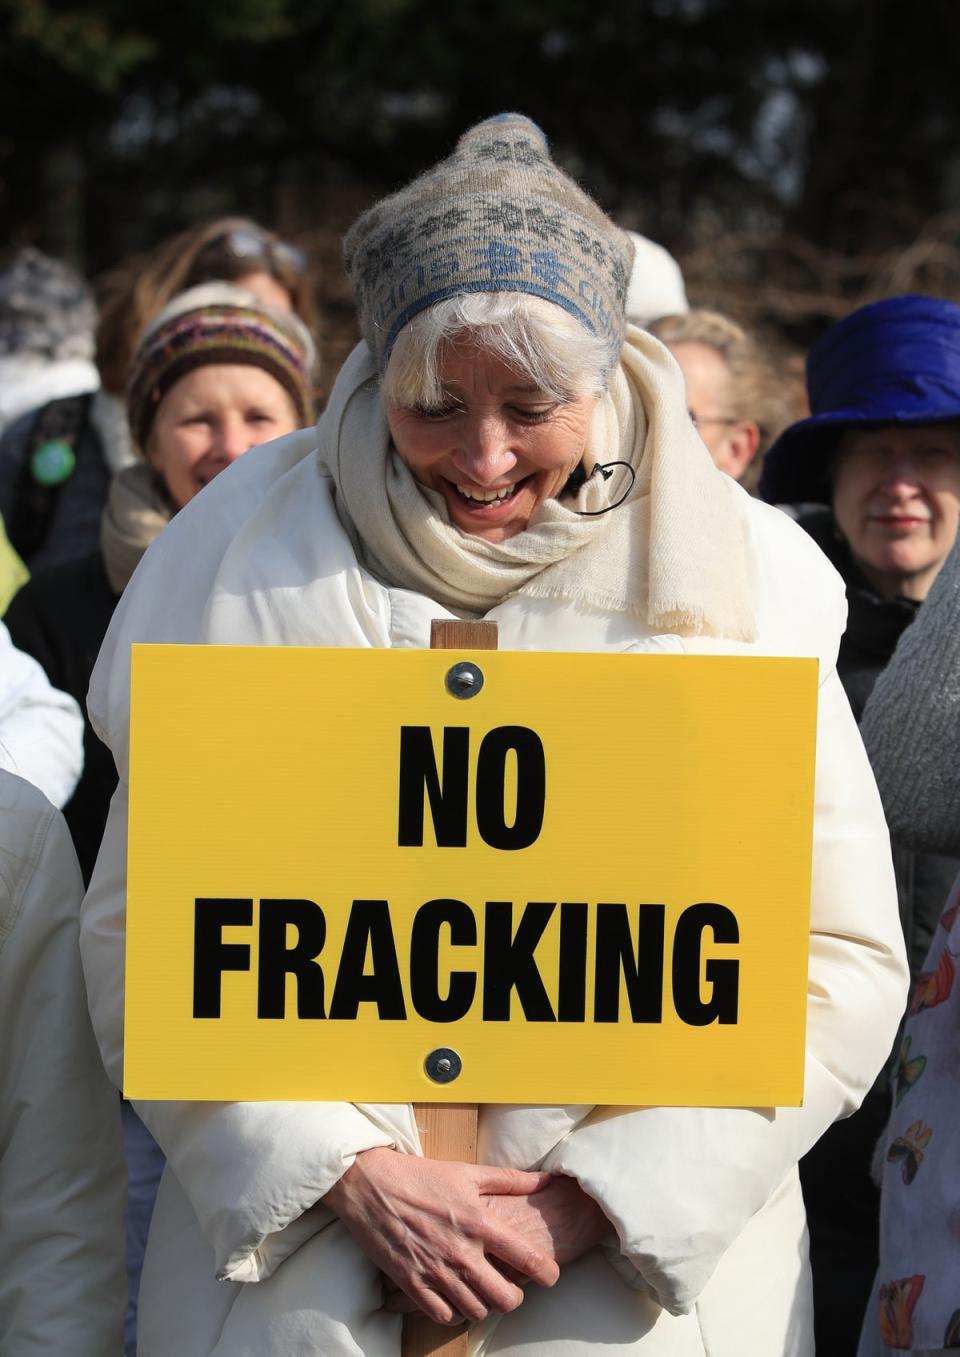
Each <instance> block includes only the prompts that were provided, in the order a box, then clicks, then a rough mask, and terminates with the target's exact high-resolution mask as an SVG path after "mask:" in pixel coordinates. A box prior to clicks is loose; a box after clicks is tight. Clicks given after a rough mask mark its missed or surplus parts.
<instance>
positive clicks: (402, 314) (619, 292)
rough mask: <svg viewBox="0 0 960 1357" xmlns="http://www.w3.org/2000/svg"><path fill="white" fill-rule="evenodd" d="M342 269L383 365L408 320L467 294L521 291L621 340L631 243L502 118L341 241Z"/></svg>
mask: <svg viewBox="0 0 960 1357" xmlns="http://www.w3.org/2000/svg"><path fill="white" fill-rule="evenodd" d="M343 254H344V263H345V265H346V269H347V273H348V274H349V275H350V278H351V280H352V282H353V287H354V293H355V295H356V299H357V308H358V311H359V313H360V324H361V327H362V330H363V336H364V338H365V339H366V341H367V343H368V344H369V346H370V348H371V349H372V350H373V352H374V353H375V354H376V356H377V360H378V363H379V366H380V370H381V371H383V369H384V368H385V367H386V365H387V360H388V359H389V357H390V350H391V348H392V347H393V343H394V340H395V339H396V337H397V335H398V334H399V333H400V331H401V330H402V329H403V327H404V325H406V324H407V322H408V321H410V320H412V319H413V317H414V316H415V315H417V313H418V312H420V311H424V310H426V308H427V307H429V306H433V305H434V303H436V302H439V301H442V300H444V299H445V298H447V297H453V296H458V295H460V294H462V293H467V292H526V293H529V294H531V295H532V296H535V297H544V298H546V299H547V301H551V302H555V303H556V305H557V306H562V307H563V309H564V310H565V311H568V312H569V313H570V314H571V315H572V316H574V317H576V319H577V320H578V321H580V323H581V324H582V325H584V326H585V327H586V328H587V329H588V330H589V331H590V332H591V333H593V334H598V335H600V336H602V337H603V338H604V339H606V341H607V343H608V346H609V351H610V358H611V366H615V365H616V363H617V361H618V359H619V356H620V348H621V345H622V343H623V336H624V332H625V330H626V318H625V313H624V303H625V299H626V295H627V283H628V281H629V278H630V268H631V264H632V262H633V243H632V241H631V240H630V238H629V237H628V236H627V234H626V232H625V231H622V230H620V228H619V227H618V226H616V225H615V224H614V222H612V221H611V220H610V218H609V217H608V216H607V215H606V213H605V212H603V211H602V210H601V209H600V207H599V206H598V205H597V204H596V203H595V202H594V200H593V199H592V198H591V197H590V195H589V194H588V193H585V192H584V190H583V189H582V188H580V186H579V185H578V184H576V183H575V182H574V181H573V180H572V179H571V178H570V176H569V175H567V174H565V173H564V172H563V170H561V169H559V168H558V167H557V166H556V165H555V164H554V162H553V160H552V159H551V158H550V148H549V146H548V144H547V139H546V137H545V136H544V135H543V133H542V132H541V131H540V128H539V127H537V125H536V123H533V122H531V121H530V119H529V118H525V117H523V115H522V114H519V113H501V114H500V115H499V116H497V117H495V118H488V119H487V120H486V121H485V122H482V123H478V124H477V125H476V127H472V128H470V130H469V131H467V132H465V133H464V134H463V136H462V137H461V138H460V140H459V142H458V143H457V148H456V150H455V151H454V152H453V154H452V155H451V156H449V157H448V158H447V159H446V160H441V161H440V163H439V164H438V165H435V166H434V167H433V169H431V170H427V171H426V173H424V174H421V175H420V176H419V177H418V178H416V179H414V180H413V182H412V183H410V184H408V185H407V186H406V188H403V189H401V190H400V191H399V192H398V193H394V194H392V195H391V196H390V197H388V198H383V199H382V200H381V201H380V202H378V203H375V204H374V205H373V207H371V208H370V209H369V210H368V211H367V212H365V213H364V214H363V215H362V216H361V217H360V218H358V220H357V221H356V222H354V224H353V226H352V227H351V228H350V230H349V231H348V232H347V235H346V238H345V239H344V243H343Z"/></svg>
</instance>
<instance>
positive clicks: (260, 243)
mask: <svg viewBox="0 0 960 1357" xmlns="http://www.w3.org/2000/svg"><path fill="white" fill-rule="evenodd" d="M216 250H223V251H224V252H225V253H226V254H228V255H230V256H231V257H232V258H233V259H237V260H239V261H240V262H241V263H244V264H248V263H249V264H266V265H267V266H268V268H269V270H270V272H271V273H274V274H279V275H280V276H281V277H284V276H287V277H289V276H290V275H295V276H296V277H298V278H300V277H302V276H303V275H304V274H305V273H306V271H307V256H306V254H305V253H304V252H303V250H301V249H299V248H298V247H297V246H296V245H291V244H290V243H289V242H288V241H286V240H279V239H277V240H274V239H271V237H269V236H262V235H260V234H259V233H258V232H256V231H251V230H247V229H246V228H244V227H238V228H236V229H235V230H233V231H227V232H226V233H225V234H224V235H222V236H217V237H216V238H215V239H214V240H211V241H208V242H207V245H206V247H205V248H204V251H203V252H204V254H208V253H213V252H214V251H216Z"/></svg>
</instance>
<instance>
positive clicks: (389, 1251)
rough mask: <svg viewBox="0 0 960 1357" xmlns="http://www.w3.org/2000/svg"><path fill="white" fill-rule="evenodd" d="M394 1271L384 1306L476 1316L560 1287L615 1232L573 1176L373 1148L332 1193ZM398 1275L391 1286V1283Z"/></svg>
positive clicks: (384, 1268) (452, 1320) (331, 1199)
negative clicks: (531, 1288)
mask: <svg viewBox="0 0 960 1357" xmlns="http://www.w3.org/2000/svg"><path fill="white" fill-rule="evenodd" d="M323 1200H324V1204H325V1205H326V1206H329V1207H330V1209H331V1210H332V1211H333V1212H335V1214H336V1215H338V1216H339V1217H340V1219H341V1220H342V1221H343V1223H344V1225H345V1226H346V1228H347V1229H348V1230H349V1231H350V1233H351V1234H352V1235H353V1237H354V1239H355V1240H356V1241H357V1243H358V1244H359V1245H360V1248H361V1249H362V1250H363V1252H364V1253H365V1254H366V1255H367V1257H368V1258H369V1259H371V1261H372V1262H374V1263H375V1264H376V1265H377V1267H378V1268H380V1270H381V1272H382V1273H383V1274H384V1277H385V1279H386V1302H385V1308H386V1309H388V1310H393V1311H395V1312H399V1313H408V1312H413V1311H422V1312H423V1313H424V1314H425V1315H428V1316H429V1318H430V1319H433V1320H435V1321H436V1322H437V1323H438V1324H458V1323H460V1322H461V1321H462V1320H464V1319H465V1320H467V1321H468V1322H469V1323H471V1324H476V1323H478V1322H479V1321H480V1320H482V1319H485V1318H486V1316H487V1314H488V1313H489V1312H490V1311H491V1310H497V1311H500V1312H502V1313H506V1312H507V1311H510V1310H515V1309H516V1308H517V1306H518V1305H519V1304H520V1303H521V1301H522V1300H523V1290H522V1289H521V1284H522V1283H524V1282H526V1281H534V1282H536V1283H537V1284H538V1285H540V1286H553V1284H554V1283H555V1282H556V1280H557V1278H558V1277H559V1275H560V1268H561V1267H562V1266H563V1265H564V1264H565V1263H569V1262H572V1261H573V1259H575V1258H579V1257H580V1255H581V1254H582V1253H586V1251H587V1250H588V1249H590V1248H592V1247H593V1246H594V1245H595V1244H597V1243H599V1242H600V1240H601V1239H603V1238H604V1236H605V1235H607V1234H609V1233H610V1232H611V1228H612V1227H611V1225H610V1222H609V1221H608V1220H607V1218H606V1216H605V1215H604V1214H603V1212H602V1210H601V1209H600V1207H599V1206H598V1205H597V1203H596V1202H595V1201H594V1200H593V1198H592V1197H590V1196H588V1195H587V1193H586V1192H584V1191H583V1189H582V1188H581V1187H580V1185H579V1183H577V1182H576V1180H575V1179H573V1178H566V1177H560V1176H555V1175H553V1174H550V1173H528V1172H525V1171H524V1170H522V1169H508V1168H494V1167H492V1166H490V1165H483V1164H456V1163H453V1164H447V1163H441V1162H440V1161H438V1160H434V1159H419V1158H416V1157H414V1156H412V1155H406V1154H400V1153H399V1152H398V1151H397V1150H392V1149H373V1150H366V1151H364V1152H363V1153H362V1154H358V1155H357V1158H356V1160H355V1162H354V1163H353V1165H352V1166H351V1167H350V1168H349V1169H348V1170H347V1172H346V1173H345V1174H344V1175H343V1177H342V1178H341V1179H340V1181H339V1182H338V1183H336V1184H335V1186H334V1187H332V1188H331V1189H330V1191H329V1192H328V1193H327V1195H326V1196H325V1197H324V1199H323ZM391 1284H392V1285H391Z"/></svg>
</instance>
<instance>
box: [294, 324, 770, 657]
mask: <svg viewBox="0 0 960 1357" xmlns="http://www.w3.org/2000/svg"><path fill="white" fill-rule="evenodd" d="M319 432H320V447H319V454H318V455H319V458H320V462H321V465H322V467H323V468H324V469H325V470H326V472H327V473H328V474H329V475H330V477H331V478H332V480H333V482H334V486H335V489H336V503H337V513H338V515H339V517H340V519H341V521H342V523H343V525H344V528H345V529H346V531H347V533H348V534H349V536H350V539H351V542H352V543H353V547H354V550H355V551H356V553H357V558H358V560H359V561H360V562H361V564H362V565H363V566H365V567H366V569H368V570H369V571H370V572H371V574H373V575H374V576H375V577H376V578H377V579H379V580H380V581H381V582H382V583H385V584H387V585H392V586H400V587H402V588H406V589H412V590H416V591H417V592H418V593H422V594H426V595H428V596H429V597H431V598H434V599H436V600H437V601H438V602H439V603H441V604H443V605H444V606H445V607H447V608H449V609H450V610H451V611H452V612H456V613H459V614H461V615H463V616H468V617H469V616H478V615H482V614H484V613H486V612H488V611H489V610H490V609H491V608H493V607H494V606H496V604H498V603H500V602H502V601H503V600H504V599H505V598H508V597H510V596H511V595H514V594H522V595H525V596H528V597H533V598H544V599H564V600H566V601H568V602H572V603H574V604H582V605H584V606H585V607H593V608H598V609H602V610H604V611H615V612H626V613H629V614H632V615H634V616H637V617H639V618H641V619H642V620H643V621H645V622H646V623H647V625H648V626H650V627H651V628H652V629H653V630H654V631H661V632H662V631H669V632H675V633H679V634H681V635H711V636H725V637H728V638H730V639H732V640H739V641H751V640H754V639H755V638H756V621H755V615H754V591H753V583H752V572H751V567H750V557H749V549H748V542H747V526H746V515H745V514H744V513H743V511H742V508H740V507H739V506H738V504H737V497H738V496H740V495H742V494H743V491H742V490H740V489H739V487H737V486H735V485H734V483H733V482H732V481H730V480H729V479H728V477H726V476H725V475H724V474H723V473H722V472H719V471H717V470H716V469H715V467H714V466H713V463H712V462H711V460H710V457H709V454H708V453H707V451H706V449H705V448H704V446H703V443H702V442H701V440H700V438H699V436H698V435H697V433H696V430H695V429H694V427H693V425H692V423H691V421H690V418H689V416H688V414H687V402H686V394H685V391H684V385H683V376H682V374H681V372H680V370H679V368H678V367H677V366H676V364H675V363H674V361H673V359H672V358H671V357H670V355H669V354H668V352H667V350H666V349H665V348H664V347H663V346H662V345H661V344H660V343H659V342H658V341H657V340H655V339H653V338H652V337H651V336H650V335H648V334H646V333H645V332H644V331H642V330H638V329H636V328H635V327H631V328H630V329H629V330H628V332H627V339H626V342H625V344H624V347H623V352H622V356H621V361H620V366H619V367H618V369H617V371H616V372H615V373H614V375H613V379H612V381H611V383H610V389H609V391H608V393H607V395H606V396H605V397H604V398H603V400H602V401H601V402H600V403H599V404H598V407H597V411H596V415H595V418H594V421H593V427H592V430H591V435H590V440H589V444H588V447H587V450H586V453H585V456H584V463H585V469H587V470H588V471H589V470H590V469H591V468H592V467H593V466H594V464H595V463H597V462H601V463H606V462H613V461H626V462H629V463H630V465H631V466H632V467H633V469H634V471H635V473H636V481H635V483H634V485H633V488H632V490H631V491H630V493H629V495H628V496H627V499H626V501H625V502H624V503H623V504H622V505H621V506H620V507H619V508H617V509H614V510H612V511H611V512H610V513H608V514H602V515H600V517H597V518H581V517H578V515H577V514H576V513H575V512H574V510H575V509H588V510H589V509H602V508H604V507H605V506H606V505H608V504H612V503H614V502H616V500H617V499H619V498H620V496H621V494H622V493H623V491H624V489H625V488H626V480H628V479H629V475H628V473H627V472H626V470H625V469H624V468H622V467H618V468H616V469H615V470H614V473H613V475H612V476H611V477H610V479H609V480H605V479H604V478H603V477H602V476H600V475H594V476H592V477H590V478H589V479H588V480H587V481H586V482H585V484H584V485H583V487H582V488H581V490H580V491H579V494H578V495H577V496H576V498H575V499H574V498H569V499H566V500H564V502H563V503H561V502H560V501H559V500H555V499H554V500H548V501H547V502H546V503H544V504H543V505H541V507H540V509H539V510H538V511H537V513H536V515H535V516H534V518H533V520H532V521H531V523H530V526H529V527H528V528H527V529H526V530H525V531H524V532H522V533H519V534H518V535H517V536H516V537H513V538H510V539H509V540H508V541H506V542H502V543H492V542H487V541H485V540H484V539H482V538H479V537H473V536H471V535H470V534H468V533H462V532H461V531H460V530H459V529H458V528H456V527H454V526H453V525H452V524H451V523H450V522H449V518H448V515H447V511H446V505H445V503H444V501H443V499H442V497H441V496H440V495H438V494H436V493H434V492H432V491H429V490H425V489H424V488H423V487H421V486H420V485H419V484H418V483H417V482H416V481H415V480H414V478H413V476H412V474H411V473H410V471H409V470H408V469H407V467H406V465H405V464H404V463H403V462H402V461H401V460H400V458H399V457H398V456H397V454H396V453H395V452H394V451H393V449H392V447H391V443H390V435H389V429H388V427H387V421H386V416H385V414H384V409H383V405H382V402H381V399H380V392H379V388H378V384H377V379H376V370H375V366H374V363H373V360H372V358H371V356H370V353H369V350H368V349H367V347H366V345H365V344H360V345H359V346H358V347H357V348H356V349H354V351H353V353H352V354H351V356H350V358H349V359H348V360H347V362H346V364H345V365H344V368H343V370H342V371H341V373H340V376H339V377H338V378H337V382H336V385H335V387H334V390H333V394H332V396H331V399H330V404H329V406H328V407H327V410H326V411H325V413H324V416H323V418H322V420H321V421H320V428H319ZM625 478H626V479H625Z"/></svg>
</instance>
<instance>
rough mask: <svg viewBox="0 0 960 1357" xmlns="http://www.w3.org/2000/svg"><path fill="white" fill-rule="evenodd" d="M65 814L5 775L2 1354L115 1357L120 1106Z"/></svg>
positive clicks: (122, 1277) (0, 959) (119, 1285)
mask: <svg viewBox="0 0 960 1357" xmlns="http://www.w3.org/2000/svg"><path fill="white" fill-rule="evenodd" d="M82 894H83V884H82V882H81V879H80V868H79V867H78V865H77V858H76V854H75V853H74V851H73V845H72V844H71V842H70V835H69V833H68V832H67V827H66V825H65V824H64V822H63V819H62V817H61V816H60V815H59V814H58V812H57V811H56V810H54V808H53V806H51V805H50V803H49V801H47V799H46V798H45V797H44V796H42V795H41V794H40V792H38V791H37V789H36V788H35V787H33V786H31V785H30V783H28V782H25V781H24V780H23V779H22V778H19V777H15V776H14V775H13V774H12V773H7V772H4V771H3V770H0V1353H3V1354H4V1357H8V1354H9V1357H27V1354H36V1355H37V1357H40V1354H44V1353H64V1354H66V1353H69V1354H70V1357H119V1354H120V1353H121V1352H122V1350H123V1312H124V1308H125V1306H126V1301H127V1274H126V1267H125V1258H124V1241H123V1203H124V1193H125V1189H126V1173H125V1170H124V1165H123V1151H122V1147H121V1143H120V1099H119V1098H118V1097H117V1092H116V1089H114V1088H113V1087H112V1086H111V1084H110V1082H109V1080H108V1079H107V1076H106V1074H105V1073H104V1070H103V1066H102V1064H101V1062H100V1055H99V1052H98V1051H97V1045H96V1041H95V1040H94V1036H93V1032H92V1031H91V1028H90V1018H89V1015H88V1013H87V1001H86V995H85V992H84V987H83V975H82V973H81V970H80V953H79V950H78V947H77V936H78V931H79V915H80V900H81V896H82Z"/></svg>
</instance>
